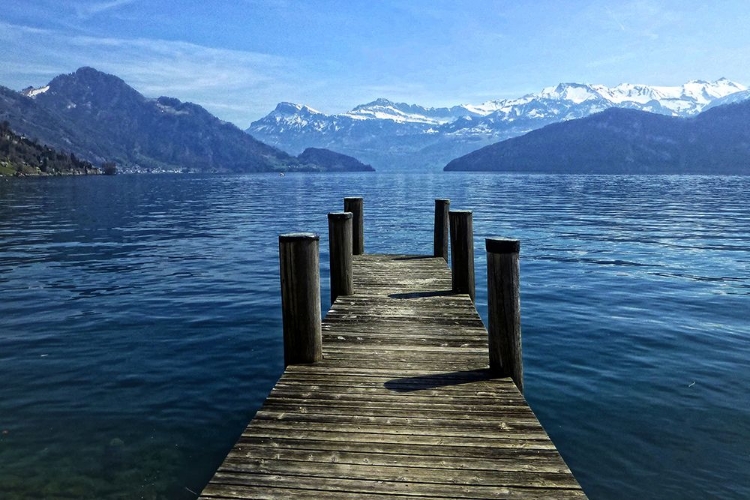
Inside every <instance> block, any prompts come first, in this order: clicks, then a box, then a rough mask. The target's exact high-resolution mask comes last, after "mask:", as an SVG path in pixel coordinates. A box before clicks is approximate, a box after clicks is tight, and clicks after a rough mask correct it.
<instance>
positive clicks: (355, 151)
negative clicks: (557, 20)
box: [247, 78, 747, 170]
mask: <svg viewBox="0 0 750 500" xmlns="http://www.w3.org/2000/svg"><path fill="white" fill-rule="evenodd" d="M746 90H747V89H746V87H745V86H743V85H740V84H737V83H734V82H731V81H729V80H727V79H726V78H721V79H719V80H716V81H714V82H707V81H702V80H694V81H690V82H688V83H686V84H684V85H681V86H678V87H664V86H649V85H634V84H629V83H623V84H620V85H617V86H616V87H607V86H605V85H587V84H579V83H561V84H559V85H557V86H553V87H547V88H545V89H542V91H541V92H538V93H534V94H528V95H525V96H523V97H520V98H516V99H503V100H495V101H487V102H484V103H481V104H476V105H472V104H463V105H458V106H453V107H450V108H428V107H423V106H419V105H414V104H405V103H394V102H391V101H389V100H387V99H377V100H375V101H373V102H370V103H367V104H362V105H360V106H357V107H355V108H354V109H352V110H351V111H348V112H346V113H341V114H337V115H327V114H325V113H321V112H320V111H316V110H314V109H312V108H310V107H308V106H302V105H299V104H291V103H281V104H279V105H278V106H277V107H276V109H275V110H274V111H272V112H271V113H270V114H269V115H267V116H266V117H264V118H262V119H260V120H258V121H256V122H254V123H252V124H251V125H250V128H248V129H247V132H248V133H250V134H252V135H253V136H255V137H256V138H258V139H260V140H262V141H264V142H266V143H269V144H272V145H274V146H277V147H279V148H281V149H284V150H286V151H288V152H290V153H293V154H297V153H298V152H300V151H302V150H304V149H305V148H307V147H311V146H312V147H324V148H331V149H335V150H337V151H342V152H344V153H346V154H350V155H353V156H356V157H357V158H361V159H362V160H363V161H365V162H368V163H372V164H373V165H374V166H375V167H376V168H378V169H379V170H380V169H385V170H387V169H389V168H409V169H410V170H413V169H420V168H423V169H424V168H441V167H442V166H443V165H445V164H446V163H447V162H448V161H450V160H451V159H453V158H456V157H458V156H461V155H464V154H466V153H469V152H471V151H474V150H476V149H479V148H481V147H483V146H486V145H488V144H492V143H495V142H498V141H501V140H504V139H508V138H510V137H515V136H518V135H522V134H525V133H527V132H529V131H531V130H534V129H537V128H541V127H543V126H545V125H548V124H550V123H555V122H559V121H565V120H572V119H576V118H583V117H585V116H589V115H591V114H593V113H597V112H599V111H603V110H605V109H607V108H611V107H619V108H628V109H637V110H641V111H648V112H652V113H658V114H662V115H668V116H682V117H686V116H693V115H696V114H698V113H700V112H701V111H702V110H703V109H704V108H706V107H707V106H710V105H711V104H712V103H714V102H717V100H724V99H729V98H730V97H731V96H732V95H733V94H737V93H743V92H744V91H746Z"/></svg>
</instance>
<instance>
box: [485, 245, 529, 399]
mask: <svg viewBox="0 0 750 500" xmlns="http://www.w3.org/2000/svg"><path fill="white" fill-rule="evenodd" d="M485 244H486V248H487V315H488V319H489V325H488V327H487V331H488V334H489V348H490V371H491V372H493V373H494V374H496V375H498V376H501V377H511V378H512V379H513V381H514V382H515V383H516V386H517V387H518V390H519V391H521V392H523V358H522V355H521V294H520V269H519V267H520V266H519V258H518V254H519V252H520V250H521V242H520V241H518V240H508V239H500V238H487V239H486V240H485Z"/></svg>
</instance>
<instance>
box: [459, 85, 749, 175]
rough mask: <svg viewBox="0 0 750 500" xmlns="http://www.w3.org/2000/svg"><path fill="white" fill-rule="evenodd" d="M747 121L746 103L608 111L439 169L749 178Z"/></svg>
mask: <svg viewBox="0 0 750 500" xmlns="http://www.w3.org/2000/svg"><path fill="white" fill-rule="evenodd" d="M749 123H750V100H743V101H740V102H735V103H728V104H723V105H720V106H715V107H711V108H710V109H707V110H706V111H704V112H702V113H700V114H698V115H696V116H694V117H689V118H682V117H676V116H664V115H660V114H655V113H649V112H645V111H638V110H634V109H620V108H610V109H607V110H605V111H602V112H600V113H596V114H594V115H591V116H588V117H586V118H581V119H577V120H570V121H566V122H561V123H555V124H551V125H548V126H546V127H543V128H541V129H539V130H534V131H532V132H529V133H528V134H526V135H523V136H520V137H515V138H512V139H507V140H505V141H502V142H499V143H497V144H493V145H490V146H486V147H484V148H482V149H479V150H478V151H474V152H472V153H469V154H467V155H465V156H463V157H460V158H456V159H454V160H453V161H451V162H450V163H448V165H447V166H446V167H445V170H446V171H501V172H535V173H579V174H734V175H750V128H749V127H748V124H749Z"/></svg>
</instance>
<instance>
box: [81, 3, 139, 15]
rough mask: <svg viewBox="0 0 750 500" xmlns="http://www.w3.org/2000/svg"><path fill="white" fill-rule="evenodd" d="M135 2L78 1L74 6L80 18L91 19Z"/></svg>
mask: <svg viewBox="0 0 750 500" xmlns="http://www.w3.org/2000/svg"><path fill="white" fill-rule="evenodd" d="M135 2H136V0H112V1H109V2H94V3H83V4H82V3H76V4H73V8H74V9H75V12H76V15H77V16H78V18H79V19H89V18H91V17H94V16H96V15H99V14H102V13H105V12H109V11H112V10H117V9H119V8H121V7H124V6H126V5H131V4H133V3H135Z"/></svg>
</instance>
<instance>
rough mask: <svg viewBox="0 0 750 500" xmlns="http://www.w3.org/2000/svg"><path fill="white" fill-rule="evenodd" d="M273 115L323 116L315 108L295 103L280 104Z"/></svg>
mask: <svg viewBox="0 0 750 500" xmlns="http://www.w3.org/2000/svg"><path fill="white" fill-rule="evenodd" d="M273 113H276V114H282V115H296V114H300V113H304V114H310V115H322V114H323V113H321V112H320V111H317V110H314V109H313V108H311V107H309V106H305V105H304V104H295V103H293V102H280V103H279V104H277V105H276V109H274V110H273Z"/></svg>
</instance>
